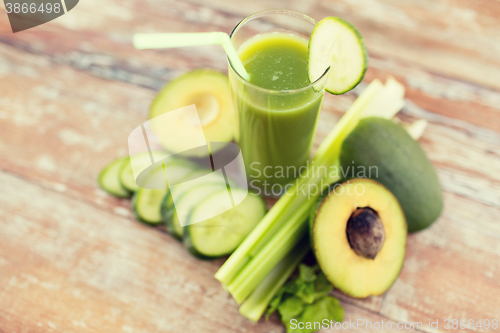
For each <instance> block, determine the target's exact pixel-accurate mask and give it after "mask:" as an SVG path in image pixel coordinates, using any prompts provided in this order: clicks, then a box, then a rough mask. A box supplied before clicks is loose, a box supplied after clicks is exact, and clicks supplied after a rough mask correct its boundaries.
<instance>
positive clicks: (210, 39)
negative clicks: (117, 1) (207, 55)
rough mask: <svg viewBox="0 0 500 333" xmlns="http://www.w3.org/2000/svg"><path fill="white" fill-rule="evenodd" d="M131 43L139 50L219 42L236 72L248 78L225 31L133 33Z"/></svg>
mask: <svg viewBox="0 0 500 333" xmlns="http://www.w3.org/2000/svg"><path fill="white" fill-rule="evenodd" d="M133 44H134V47H135V48H136V49H139V50H143V49H162V48H169V47H183V46H198V45H214V44H219V45H222V47H223V48H224V51H226V54H227V57H228V58H229V61H231V64H232V65H233V67H234V69H235V70H236V72H238V73H239V74H240V75H241V77H243V78H244V79H245V80H247V81H248V80H250V76H249V75H248V73H247V71H246V70H245V67H244V66H243V63H242V62H241V59H240V58H239V57H238V54H237V53H236V50H235V49H234V46H233V43H231V39H230V38H229V35H228V34H226V33H225V32H193V33H190V32H186V33H150V34H135V35H134V38H133Z"/></svg>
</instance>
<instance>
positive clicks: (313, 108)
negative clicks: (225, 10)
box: [228, 10, 329, 197]
mask: <svg viewBox="0 0 500 333" xmlns="http://www.w3.org/2000/svg"><path fill="white" fill-rule="evenodd" d="M316 24H317V22H316V21H315V20H314V19H312V18H310V17H308V16H306V15H304V14H301V13H297V12H293V11H289V10H266V11H262V12H259V13H256V14H253V15H251V16H249V17H247V18H245V19H244V20H242V21H241V22H240V23H239V24H238V25H237V26H236V27H235V28H234V29H233V31H232V33H231V41H232V42H233V44H234V46H235V49H236V50H237V52H238V55H239V57H240V59H241V60H242V62H243V65H244V66H245V69H246V70H247V72H248V74H249V75H250V80H245V79H244V78H243V77H242V76H241V75H240V74H239V73H238V72H236V70H235V69H234V67H233V66H232V64H231V62H230V61H228V62H229V81H230V85H231V93H232V98H233V103H234V107H235V110H236V115H237V130H236V136H235V137H236V141H237V143H238V145H239V146H240V148H241V152H242V155H243V159H244V161H245V169H246V173H247V177H248V183H249V186H250V188H252V189H254V190H256V191H257V192H258V193H259V194H263V195H265V196H271V197H276V196H279V195H281V194H282V193H284V192H285V191H286V190H287V188H288V187H287V186H289V184H292V182H293V180H294V179H295V178H297V177H298V176H299V174H300V172H302V171H303V170H304V169H305V166H306V164H307V161H308V159H309V155H310V152H311V147H312V144H313V138H314V132H315V129H316V123H317V120H318V115H319V111H320V109H321V104H322V102H323V97H324V94H325V85H326V83H327V74H328V70H329V69H327V70H326V71H325V73H323V74H322V75H321V77H318V78H314V80H313V82H311V81H310V80H309V76H308V71H307V48H308V41H309V37H310V35H311V32H312V31H313V29H314V27H315V26H316Z"/></svg>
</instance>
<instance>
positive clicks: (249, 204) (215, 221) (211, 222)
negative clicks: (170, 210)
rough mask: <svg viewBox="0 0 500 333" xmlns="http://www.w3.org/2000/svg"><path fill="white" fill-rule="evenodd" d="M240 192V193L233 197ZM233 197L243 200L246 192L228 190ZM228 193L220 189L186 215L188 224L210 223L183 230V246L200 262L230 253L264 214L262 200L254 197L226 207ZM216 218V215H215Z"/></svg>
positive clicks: (192, 225)
mask: <svg viewBox="0 0 500 333" xmlns="http://www.w3.org/2000/svg"><path fill="white" fill-rule="evenodd" d="M237 191H240V192H241V193H235V192H237ZM231 192H232V195H233V197H235V196H240V195H241V196H244V195H245V194H246V191H244V190H242V189H237V188H234V189H231ZM228 195H229V194H228V190H227V189H221V190H220V191H217V192H215V193H213V194H211V195H210V196H208V197H206V198H205V199H204V200H203V201H202V202H200V203H199V204H198V205H196V206H195V207H194V208H193V210H192V212H191V215H190V220H191V221H200V220H204V217H205V216H214V217H212V218H210V219H207V220H204V221H202V222H197V223H194V224H189V225H188V226H187V227H185V228H184V237H183V239H184V244H185V245H186V247H187V248H188V250H189V251H190V252H191V253H192V254H193V255H195V256H197V257H200V258H217V257H221V256H225V255H228V254H230V253H231V252H233V251H234V250H235V249H236V247H237V246H238V245H240V243H241V242H242V241H243V239H245V237H246V236H247V235H248V234H249V233H250V231H252V229H253V228H254V227H255V226H256V225H257V223H259V221H260V220H261V219H262V218H263V217H264V215H265V213H266V205H265V202H264V200H263V199H262V198H261V197H259V196H257V195H254V194H251V193H248V195H247V197H246V198H245V199H244V200H243V201H242V202H240V203H239V204H238V205H236V206H235V207H231V204H230V203H229V204H228V200H227V198H228ZM217 214H218V215H217Z"/></svg>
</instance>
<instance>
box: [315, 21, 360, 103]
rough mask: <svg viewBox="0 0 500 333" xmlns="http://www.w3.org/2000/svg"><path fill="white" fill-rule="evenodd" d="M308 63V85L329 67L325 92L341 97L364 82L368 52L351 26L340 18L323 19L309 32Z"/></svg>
mask: <svg viewBox="0 0 500 333" xmlns="http://www.w3.org/2000/svg"><path fill="white" fill-rule="evenodd" d="M307 63H308V67H309V68H308V69H309V80H310V81H311V82H314V81H316V80H317V79H318V78H319V77H321V75H322V74H323V73H324V72H325V71H326V69H327V68H328V67H330V72H329V73H328V83H327V85H326V88H325V90H326V91H328V92H329V93H331V94H335V95H340V94H344V93H346V92H348V91H349V90H351V89H353V88H354V87H355V86H356V85H357V84H358V83H359V82H361V80H363V77H364V75H365V72H366V69H367V68H368V52H366V47H365V42H364V41H363V37H362V36H361V34H360V33H359V32H358V30H357V29H356V28H355V27H354V26H353V25H352V24H350V23H349V22H346V21H344V20H343V19H341V18H340V17H326V18H324V19H322V20H321V21H320V22H318V24H317V25H316V27H315V28H314V30H313V32H312V33H311V38H309V51H308V61H307Z"/></svg>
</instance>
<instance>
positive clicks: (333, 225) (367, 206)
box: [312, 179, 407, 298]
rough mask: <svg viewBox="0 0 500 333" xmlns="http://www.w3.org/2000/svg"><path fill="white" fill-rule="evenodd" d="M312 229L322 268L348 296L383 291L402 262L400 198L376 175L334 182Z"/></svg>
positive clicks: (403, 223) (404, 232) (403, 243)
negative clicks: (379, 180)
mask: <svg viewBox="0 0 500 333" xmlns="http://www.w3.org/2000/svg"><path fill="white" fill-rule="evenodd" d="M312 233H313V234H312V238H313V248H314V252H315V254H316V258H317V260H318V263H319V265H320V267H321V269H322V270H323V272H324V273H325V275H326V277H327V278H328V280H329V281H330V282H331V283H332V284H333V285H334V286H335V287H336V288H338V289H339V290H341V291H342V292H344V293H345V294H347V295H349V296H352V297H356V298H364V297H368V296H370V295H380V294H382V293H384V292H385V291H386V290H387V289H389V287H390V286H391V285H392V284H393V283H394V281H395V280H396V278H397V277H398V275H399V272H400V271H401V268H402V267H403V261H404V257H405V247H406V235H407V226H406V220H405V215H404V212H403V210H402V209H401V206H400V205H399V202H398V200H397V199H396V197H395V196H394V195H393V194H392V193H391V192H390V191H389V190H387V189H386V188H385V187H384V186H382V185H381V184H379V183H377V182H376V181H374V180H370V179H353V180H350V181H347V182H345V183H342V184H337V185H335V186H334V187H333V188H332V189H331V192H330V193H329V194H328V196H326V197H325V198H324V199H323V201H322V202H321V204H320V206H319V208H318V209H317V211H316V217H315V219H314V225H313V230H312Z"/></svg>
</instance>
